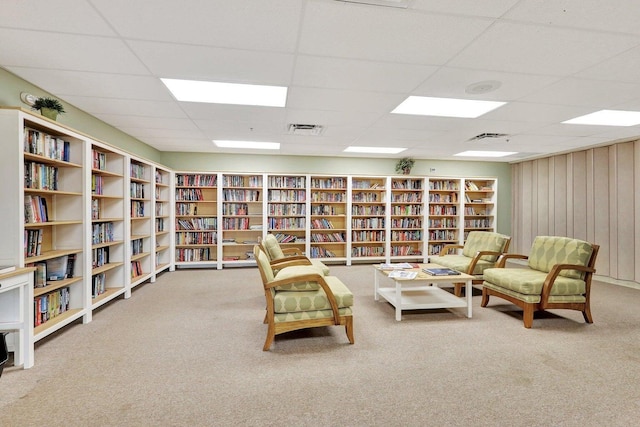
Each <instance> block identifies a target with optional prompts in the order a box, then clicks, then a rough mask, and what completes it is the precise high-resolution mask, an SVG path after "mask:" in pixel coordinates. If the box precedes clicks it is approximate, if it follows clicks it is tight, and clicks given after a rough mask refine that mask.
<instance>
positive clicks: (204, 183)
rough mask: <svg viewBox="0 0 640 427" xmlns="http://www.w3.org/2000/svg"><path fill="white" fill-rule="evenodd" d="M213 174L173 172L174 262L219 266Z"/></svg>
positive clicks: (217, 197) (217, 205) (216, 192)
mask: <svg viewBox="0 0 640 427" xmlns="http://www.w3.org/2000/svg"><path fill="white" fill-rule="evenodd" d="M219 182H220V178H219V175H218V174H217V173H210V172H209V173H198V172H176V173H175V185H174V187H175V219H176V220H175V229H174V241H175V258H174V260H175V261H174V262H175V265H176V266H178V267H186V266H192V267H193V266H199V267H215V268H220V264H219V261H218V260H219V259H220V258H219V253H218V252H219V237H220V230H219V224H220V222H219V217H220V212H221V210H220V207H221V206H220V203H219V200H220V195H219V187H218V183H219Z"/></svg>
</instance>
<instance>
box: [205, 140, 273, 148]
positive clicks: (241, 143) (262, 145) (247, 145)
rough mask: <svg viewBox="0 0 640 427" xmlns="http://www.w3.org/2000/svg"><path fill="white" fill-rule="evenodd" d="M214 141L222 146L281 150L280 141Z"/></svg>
mask: <svg viewBox="0 0 640 427" xmlns="http://www.w3.org/2000/svg"><path fill="white" fill-rule="evenodd" d="M213 143H214V144H216V146H218V147H220V148H246V149H248V148H252V149H258V150H279V149H280V143H279V142H257V141H222V140H217V139H214V140H213Z"/></svg>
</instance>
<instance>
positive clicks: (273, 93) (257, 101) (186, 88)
mask: <svg viewBox="0 0 640 427" xmlns="http://www.w3.org/2000/svg"><path fill="white" fill-rule="evenodd" d="M160 80H162V83H164V84H165V86H167V88H168V89H169V91H171V93H172V94H173V96H174V97H175V98H176V99H177V100H178V101H184V102H208V103H213V104H233V105H256V106H262V107H284V106H285V104H286V102H287V88H286V87H284V86H264V85H249V84H239V83H222V82H206V81H198V80H178V79H160Z"/></svg>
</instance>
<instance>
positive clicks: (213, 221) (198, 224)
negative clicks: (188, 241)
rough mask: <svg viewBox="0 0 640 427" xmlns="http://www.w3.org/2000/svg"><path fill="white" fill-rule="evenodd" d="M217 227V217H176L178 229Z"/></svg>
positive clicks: (213, 228) (212, 228)
mask: <svg viewBox="0 0 640 427" xmlns="http://www.w3.org/2000/svg"><path fill="white" fill-rule="evenodd" d="M216 228H218V219H217V218H213V217H203V218H190V219H185V218H176V230H215V229H216Z"/></svg>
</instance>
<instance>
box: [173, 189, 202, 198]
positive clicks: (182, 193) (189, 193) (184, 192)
mask: <svg viewBox="0 0 640 427" xmlns="http://www.w3.org/2000/svg"><path fill="white" fill-rule="evenodd" d="M176 200H177V201H182V200H184V201H198V200H204V197H203V195H202V190H201V189H199V188H176Z"/></svg>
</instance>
